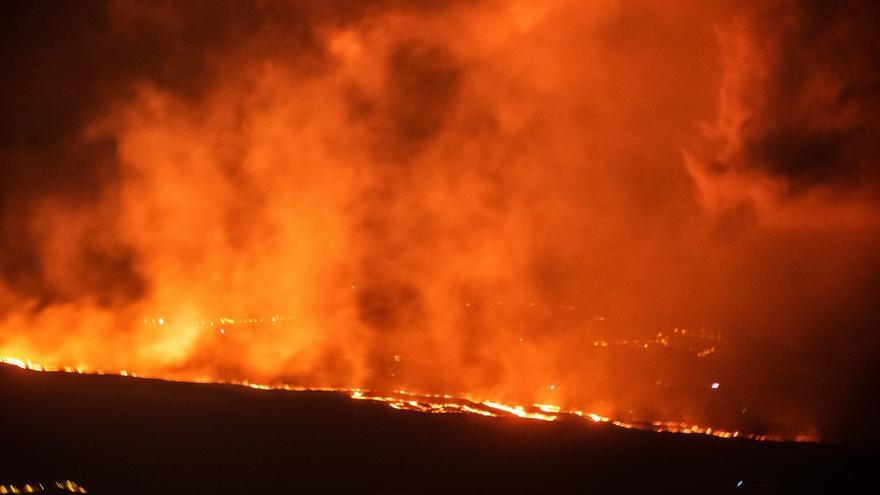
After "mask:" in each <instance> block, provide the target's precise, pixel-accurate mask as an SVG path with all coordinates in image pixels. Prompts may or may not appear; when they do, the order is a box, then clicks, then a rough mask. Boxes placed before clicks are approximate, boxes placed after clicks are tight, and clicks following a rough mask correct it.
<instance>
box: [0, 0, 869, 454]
mask: <svg viewBox="0 0 880 495" xmlns="http://www.w3.org/2000/svg"><path fill="white" fill-rule="evenodd" d="M6 8H7V11H8V12H7V15H5V16H4V20H3V21H2V22H3V24H4V25H3V30H2V32H3V33H4V34H3V37H4V39H3V43H2V64H3V67H4V70H3V71H2V73H3V75H2V76H0V95H2V112H0V160H2V167H3V169H2V184H0V353H2V354H9V355H17V356H29V357H30V358H31V359H33V360H35V361H43V362H55V363H60V364H74V365H83V366H89V367H101V368H107V369H121V368H125V369H131V370H136V371H140V372H142V373H149V374H156V375H160V376H168V377H180V378H213V379H250V380H253V381H258V382H259V381H262V382H286V383H293V384H302V385H335V386H364V387H377V388H395V389H398V388H406V389H410V390H420V391H423V392H434V393H455V394H467V395H471V396H474V397H478V398H491V399H498V400H512V401H522V402H529V401H530V402H536V401H542V402H552V403H559V404H563V405H566V406H570V407H584V408H588V407H592V408H594V409H599V410H601V411H604V412H607V413H609V414H624V415H626V414H629V415H634V416H639V415H641V416H644V417H669V418H681V419H688V420H690V421H692V422H693V421H697V422H702V421H704V420H710V421H720V422H727V423H729V424H736V425H741V424H743V422H745V423H747V424H746V427H751V428H753V429H765V430H769V431H771V432H776V431H785V432H789V433H806V434H811V435H817V434H818V435H821V436H823V437H826V438H841V437H847V436H852V435H857V434H860V433H862V431H861V429H860V428H859V427H854V426H853V425H854V424H862V423H863V422H864V421H866V420H868V419H870V403H871V400H872V399H874V398H876V397H875V396H876V390H877V388H876V386H875V385H873V384H871V383H869V382H870V379H871V377H872V375H873V374H875V373H876V365H874V364H872V363H873V362H874V361H875V360H874V359H873V357H872V356H873V353H874V352H875V351H876V350H877V349H878V341H877V336H876V329H877V328H878V325H880V311H878V309H877V308H876V301H877V297H878V294H880V263H878V261H880V260H878V254H877V253H880V249H878V247H880V242H878V241H880V235H878V234H880V222H878V220H880V216H878V214H877V212H878V209H877V206H878V201H880V196H878V190H880V189H878V188H880V175H878V168H877V163H878V158H880V149H878V144H877V143H880V140H878V115H880V104H878V103H880V100H878V95H880V67H878V61H880V58H878V57H877V54H878V52H880V37H878V35H877V34H876V30H874V29H873V24H874V21H876V20H877V19H878V17H880V16H878V15H877V14H878V9H877V7H876V6H873V4H872V3H870V2H856V1H852V2H837V3H834V4H833V5H830V4H827V3H825V2H809V1H779V2H770V3H769V4H767V3H766V2H762V3H761V5H760V6H746V7H743V6H740V5H739V3H738V2H731V3H729V4H728V3H727V2H702V1H687V2H679V3H676V4H675V5H674V6H673V5H670V4H669V3H668V2H661V1H647V0H645V1H638V2H626V3H621V2H616V1H610V0H609V1H603V0H596V1H591V2H587V3H584V2H575V1H571V2H569V1H553V2H540V3H535V2H524V1H523V2H520V1H514V0H511V1H501V0H499V1H472V2H471V1H461V2H452V1H450V2H405V1H390V0H389V1H384V2H349V1H326V2H273V1H263V2H227V3H218V2H184V3H180V2H150V3H137V2H106V3H105V2H86V3H76V4H56V3H46V4H42V3H39V2H22V3H19V4H11V5H9V6H7V7H6ZM221 318H223V320H221ZM229 319H236V321H237V323H236V324H231V323H230V324H226V322H229V321H230V320H229ZM260 319H262V320H263V321H262V322H261V323H260ZM246 320H254V321H253V322H252V326H251V327H247V326H246V325H244V324H243V322H245V321H246ZM220 328H223V330H224V332H223V333H222V334H220V333H219V329H220ZM248 328H250V330H249V329H248ZM676 328H687V329H693V330H692V332H693V331H694V330H696V329H699V330H700V331H701V334H702V335H711V336H713V337H716V336H723V338H722V339H721V340H719V341H718V344H717V347H718V352H717V355H716V356H712V358H711V364H702V363H704V361H699V360H697V359H694V360H693V361H696V362H697V364H693V363H691V364H687V363H684V362H683V361H682V362H679V361H677V360H676V359H669V358H667V359H659V358H651V357H640V356H641V355H639V354H638V352H639V351H636V350H632V349H628V350H626V352H625V353H618V351H611V350H609V351H608V352H605V353H602V352H597V350H596V348H595V343H596V342H597V341H600V340H602V341H608V342H616V341H621V340H629V341H632V340H638V339H643V340H645V339H649V338H651V339H653V338H654V336H655V335H657V334H658V332H659V333H664V334H671V333H672V332H673V331H674V330H673V329H676ZM627 353H636V357H635V358H633V357H631V356H629V355H628V354H627ZM643 354H644V355H645V356H650V354H648V352H644V353H643ZM682 359H684V358H682ZM706 361H708V360H706ZM689 362H690V361H688V363H689ZM713 381H720V382H721V383H722V388H721V391H723V392H724V394H729V395H722V394H721V393H718V394H715V395H712V392H705V391H704V390H709V389H708V386H706V387H703V385H707V384H708V383H711V382H713ZM669 382H674V383H678V384H682V383H689V384H694V390H699V391H693V390H691V389H690V388H688V387H686V386H683V385H680V386H681V387H682V390H678V389H676V390H674V391H671V390H670V389H669V387H670V385H669ZM672 386H673V387H675V385H672Z"/></svg>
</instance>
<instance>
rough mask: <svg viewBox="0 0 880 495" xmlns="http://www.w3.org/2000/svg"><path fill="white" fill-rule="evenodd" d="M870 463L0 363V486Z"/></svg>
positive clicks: (387, 486) (554, 484)
mask: <svg viewBox="0 0 880 495" xmlns="http://www.w3.org/2000/svg"><path fill="white" fill-rule="evenodd" d="M868 452H869V449H868V446H867V445H861V446H857V445H825V444H795V443H772V442H763V443H762V442H753V441H749V440H741V439H733V440H730V439H728V440H725V439H718V438H712V437H706V436H699V435H680V434H668V433H652V432H644V431H634V430H624V429H620V428H616V427H614V426H611V425H608V424H593V423H590V422H586V421H573V420H571V421H570V420H565V421H559V422H553V423H546V422H541V421H529V420H523V419H517V418H509V419H508V418H484V417H480V416H476V415H466V414H460V415H459V414H425V413H417V412H408V411H395V410H393V409H390V408H388V407H386V406H385V405H383V404H379V403H373V402H369V401H355V400H351V399H349V398H348V397H345V396H344V395H341V394H335V393H328V392H284V391H263V390H255V389H250V388H246V387H240V386H233V385H213V384H188V383H172V382H165V381H160V380H149V379H137V378H126V377H121V376H109V375H104V376H96V375H77V374H68V373H40V372H33V371H26V370H22V369H18V368H15V367H12V366H6V365H0V483H4V482H6V483H21V484H23V483H25V482H30V481H38V480H55V479H59V480H61V479H70V480H75V481H76V482H78V483H80V484H82V485H83V486H84V487H86V488H87V489H88V490H89V493H96V494H117V493H118V494H168V493H205V494H214V493H248V494H261V493H338V492H354V493H381V494H410V493H621V492H623V493H628V492H637V491H638V492H675V493H681V492H699V493H727V492H731V493H739V492H742V493H807V492H815V491H816V490H822V491H828V492H832V493H839V492H841V491H844V492H845V491H851V490H856V489H858V488H860V487H863V486H864V485H863V484H864V483H867V482H868V481H870V480H869V477H868V473H869V468H868V467H867V461H868V459H869V456H868ZM740 481H742V483H741V484H739V482H740ZM738 484H739V486H737V485H738ZM868 486H870V485H868ZM862 489H864V488H862Z"/></svg>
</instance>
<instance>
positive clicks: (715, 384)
mask: <svg viewBox="0 0 880 495" xmlns="http://www.w3.org/2000/svg"><path fill="white" fill-rule="evenodd" d="M720 386H721V384H720V383H718V382H713V383H712V389H713V390H717V389H718V387H720Z"/></svg>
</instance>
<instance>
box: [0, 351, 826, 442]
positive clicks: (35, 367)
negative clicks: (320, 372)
mask: <svg viewBox="0 0 880 495" xmlns="http://www.w3.org/2000/svg"><path fill="white" fill-rule="evenodd" d="M0 363H5V364H8V365H12V366H16V367H19V368H22V369H26V370H31V371H44V372H66V373H80V374H98V375H105V374H109V375H120V376H129V377H140V378H154V377H146V376H143V375H136V374H134V373H130V372H128V371H118V372H106V371H104V370H86V369H84V368H82V367H71V366H45V365H41V364H36V363H33V362H32V361H31V360H30V359H19V358H15V357H9V356H0ZM156 379H160V380H164V381H178V380H167V379H164V378H156ZM195 382H196V383H224V384H229V385H239V386H244V387H250V388H253V389H259V390H286V391H320V392H333V393H343V394H346V395H348V396H349V397H351V398H352V399H356V400H369V401H375V402H380V403H383V404H386V405H387V406H389V407H391V408H393V409H397V410H401V411H415V412H421V413H431V414H477V415H480V416H487V417H492V418H502V417H511V418H513V417H516V418H522V419H532V420H540V421H557V420H559V419H561V418H564V417H565V418H583V419H584V420H587V421H589V422H591V423H608V424H611V425H614V426H617V427H619V428H625V429H637V430H644V431H655V432H658V433H664V432H666V433H682V434H699V435H711V436H714V437H719V438H744V439H749V440H756V441H766V440H770V441H792V440H794V441H817V439H815V438H812V437H803V436H798V437H796V438H786V437H782V436H773V435H761V434H755V433H744V432H740V431H725V430H719V429H715V428H711V427H702V426H697V425H695V424H688V423H684V422H676V421H629V422H625V421H618V420H613V419H611V418H608V417H605V416H602V415H599V414H596V413H594V412H584V411H580V410H571V411H565V410H562V408H560V407H559V406H557V405H553V404H534V405H532V406H522V405H508V404H502V403H499V402H494V401H489V400H485V401H478V400H472V399H463V398H456V397H452V396H449V395H436V394H419V393H412V392H407V391H405V390H396V391H394V392H391V393H386V394H382V393H378V392H373V391H368V390H362V389H358V388H355V389H345V388H329V387H302V386H291V385H263V384H256V383H250V382H248V381H226V382H224V381H216V380H195Z"/></svg>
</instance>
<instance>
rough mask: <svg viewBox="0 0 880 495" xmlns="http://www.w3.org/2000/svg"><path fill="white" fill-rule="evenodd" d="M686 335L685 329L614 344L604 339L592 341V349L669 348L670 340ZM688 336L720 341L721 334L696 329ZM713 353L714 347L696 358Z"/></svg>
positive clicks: (702, 351) (703, 351) (701, 352)
mask: <svg viewBox="0 0 880 495" xmlns="http://www.w3.org/2000/svg"><path fill="white" fill-rule="evenodd" d="M687 335H688V329H687V328H675V329H674V330H673V331H672V334H664V333H663V332H657V335H656V336H655V337H654V338H653V339H624V340H618V341H615V342H608V341H607V340H604V339H599V340H594V341H593V347H609V346H617V347H636V348H640V349H648V348H649V347H650V346H652V345H656V346H662V347H670V346H671V345H672V343H673V341H672V340H671V339H673V338H680V337H686V336H687ZM690 335H691V337H692V338H693V339H698V340H721V332H717V331H711V330H705V329H702V328H700V329H698V330H692V331H691V332H690ZM714 352H715V346H712V347H709V348H706V349H703V350H700V351H698V352H697V357H706V356H708V355H709V354H712V353H714Z"/></svg>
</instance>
